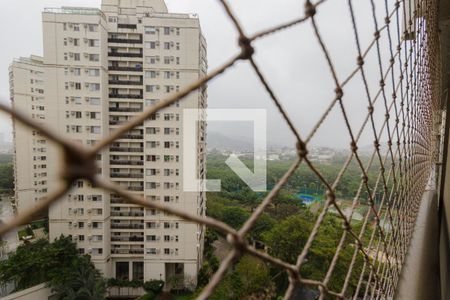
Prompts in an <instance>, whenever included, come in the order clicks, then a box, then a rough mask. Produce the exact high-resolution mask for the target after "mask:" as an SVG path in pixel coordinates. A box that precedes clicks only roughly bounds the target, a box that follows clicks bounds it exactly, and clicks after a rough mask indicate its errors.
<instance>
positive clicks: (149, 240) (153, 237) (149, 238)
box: [147, 235, 156, 242]
mask: <svg viewBox="0 0 450 300" xmlns="http://www.w3.org/2000/svg"><path fill="white" fill-rule="evenodd" d="M154 241H156V235H147V242H154Z"/></svg>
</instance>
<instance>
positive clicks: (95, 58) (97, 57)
mask: <svg viewBox="0 0 450 300" xmlns="http://www.w3.org/2000/svg"><path fill="white" fill-rule="evenodd" d="M99 60H100V55H99V54H89V61H99Z"/></svg>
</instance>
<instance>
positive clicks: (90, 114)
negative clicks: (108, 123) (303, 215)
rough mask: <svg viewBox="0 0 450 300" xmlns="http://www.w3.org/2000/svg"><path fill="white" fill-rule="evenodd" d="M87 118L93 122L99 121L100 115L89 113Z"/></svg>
mask: <svg viewBox="0 0 450 300" xmlns="http://www.w3.org/2000/svg"><path fill="white" fill-rule="evenodd" d="M89 116H90V118H91V119H94V120H98V119H100V113H99V112H90V113H89Z"/></svg>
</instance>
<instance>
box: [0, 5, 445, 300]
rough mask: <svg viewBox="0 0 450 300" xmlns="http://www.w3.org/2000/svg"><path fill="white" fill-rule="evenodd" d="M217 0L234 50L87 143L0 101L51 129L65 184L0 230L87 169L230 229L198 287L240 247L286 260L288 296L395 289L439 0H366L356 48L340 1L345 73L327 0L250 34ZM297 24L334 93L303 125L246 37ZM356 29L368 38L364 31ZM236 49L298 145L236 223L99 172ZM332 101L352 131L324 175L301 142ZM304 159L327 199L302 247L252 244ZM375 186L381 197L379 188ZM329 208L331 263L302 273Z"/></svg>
mask: <svg viewBox="0 0 450 300" xmlns="http://www.w3.org/2000/svg"><path fill="white" fill-rule="evenodd" d="M218 1H219V2H220V3H221V5H222V6H223V8H224V11H225V13H226V15H227V16H228V17H229V19H230V20H231V21H232V23H233V24H234V27H235V29H236V31H237V32H238V34H239V39H238V44H239V46H240V49H241V50H240V52H239V53H237V54H236V55H235V56H234V57H232V58H231V59H229V60H228V61H227V62H226V63H224V64H223V65H222V66H220V67H218V68H217V69H215V70H213V71H211V72H210V73H208V74H207V75H206V76H205V77H203V78H200V79H199V80H198V81H196V82H193V83H192V84H190V85H189V86H186V87H185V88H183V89H182V90H181V91H180V92H178V93H176V94H173V95H170V96H169V97H167V98H166V99H164V100H163V101H160V102H159V103H157V104H156V105H154V106H151V107H149V108H148V109H146V110H145V111H144V112H143V113H142V114H140V115H138V116H137V117H135V118H134V119H132V120H131V121H129V122H128V123H126V124H124V125H123V126H121V127H120V128H119V129H117V130H116V131H114V132H112V133H111V134H110V135H109V136H107V137H105V138H104V139H103V140H101V141H100V142H99V143H97V144H96V145H95V146H94V147H93V148H91V149H85V148H82V147H80V146H79V145H75V144H73V143H71V142H70V141H68V140H67V139H66V138H64V137H62V136H59V135H58V134H57V133H55V132H53V131H51V130H49V129H47V128H42V127H41V126H39V124H37V123H36V122H35V121H33V120H31V119H29V118H27V117H26V116H25V115H23V114H21V113H20V112H18V111H14V110H12V109H10V108H9V107H8V106H7V105H1V106H0V109H1V110H3V111H5V112H7V113H9V114H11V115H12V117H13V118H14V119H15V120H16V121H19V122H21V123H23V124H25V125H27V126H29V127H31V128H34V129H36V130H38V131H39V132H40V133H41V134H43V135H44V136H46V137H47V138H48V139H49V140H51V141H53V142H55V143H56V144H58V145H59V146H60V147H62V148H63V150H64V153H65V162H64V165H65V167H64V168H63V170H64V174H63V179H64V180H63V184H61V186H60V187H59V188H58V189H57V190H56V191H54V192H52V193H51V194H49V195H48V196H47V197H46V198H45V199H44V200H42V201H40V202H38V203H37V205H36V206H35V207H33V208H31V209H30V210H28V211H26V212H24V213H21V214H20V215H18V216H17V217H16V218H15V219H13V220H12V221H11V222H9V223H7V224H3V225H2V226H1V227H0V235H4V234H5V233H6V232H8V231H10V230H11V229H13V228H15V227H16V226H18V225H20V224H24V223H26V222H27V221H29V220H30V218H31V217H32V216H33V215H35V214H36V213H37V212H39V211H41V210H43V209H45V208H46V207H48V206H49V205H50V204H52V203H53V202H55V201H58V199H60V198H61V197H62V196H63V195H64V194H66V193H67V192H68V191H69V190H70V188H71V186H72V183H73V182H75V181H76V180H79V179H86V180H89V181H91V182H92V183H93V184H95V186H97V187H99V188H103V189H105V190H106V191H109V192H111V193H114V194H116V195H119V196H120V197H122V198H123V199H125V201H127V202H129V203H133V204H138V205H141V206H143V207H147V208H153V209H158V210H161V211H164V212H166V213H169V214H172V215H177V216H179V217H181V218H183V219H185V220H188V221H193V222H197V223H199V224H203V225H206V226H208V227H211V228H214V229H215V230H217V231H219V232H221V233H223V234H225V235H226V236H227V241H228V243H229V244H230V245H231V246H232V250H231V251H230V252H229V253H228V254H227V256H226V258H225V259H224V260H223V261H222V262H221V264H220V267H219V269H218V270H217V272H216V273H215V274H214V275H213V277H212V278H211V280H210V281H209V283H208V285H207V286H206V287H205V288H204V289H203V290H202V293H201V294H200V296H199V299H206V298H208V297H209V296H210V295H211V294H212V293H213V291H214V289H215V288H216V287H217V285H218V284H219V283H220V282H221V280H222V279H223V278H224V276H225V275H226V273H227V271H228V270H229V269H230V268H231V267H232V266H233V264H234V263H235V262H236V261H237V260H238V259H239V257H241V256H242V255H243V254H248V255H252V256H255V257H257V258H259V259H261V260H263V261H265V262H267V263H270V264H272V265H274V266H276V267H278V268H280V269H282V270H285V271H286V272H287V274H288V278H289V287H288V289H287V291H286V294H285V298H286V299H289V298H297V296H296V293H298V292H299V289H301V287H303V286H309V287H311V288H315V289H317V290H318V291H319V292H320V299H324V298H327V297H337V298H342V299H347V298H357V297H363V298H364V299H365V298H366V297H370V298H383V299H386V298H391V297H393V296H394V293H395V290H396V287H397V284H398V281H399V277H400V273H401V269H402V265H403V263H404V261H405V256H406V253H407V250H408V246H409V243H410V240H411V237H412V233H413V229H414V224H415V220H416V216H417V213H418V209H419V205H420V201H421V197H422V194H423V192H424V190H425V187H426V184H427V181H428V179H429V176H430V172H431V170H432V164H433V162H434V159H435V156H436V149H435V144H436V143H435V140H434V134H433V131H434V128H433V126H434V125H433V124H434V122H433V120H436V119H439V116H438V115H437V112H438V111H439V102H438V100H439V99H440V94H439V93H440V78H441V71H440V54H439V41H438V28H437V1H436V0H422V1H420V0H402V1H400V0H399V1H388V0H385V1H375V0H369V1H370V6H371V9H372V15H371V16H369V17H370V18H371V19H373V26H374V30H373V37H371V38H370V42H369V43H368V46H367V48H365V49H364V48H362V43H361V39H362V37H361V34H360V33H359V31H360V30H359V27H358V23H357V18H356V14H355V9H354V3H353V2H354V1H352V0H348V1H346V2H344V1H342V4H340V5H345V6H346V9H348V12H349V18H350V21H351V24H352V27H353V32H352V34H353V37H354V45H353V46H352V47H355V50H356V53H357V57H355V67H354V68H353V70H352V71H351V72H350V74H348V75H342V74H339V73H338V71H337V70H336V67H335V63H334V61H333V58H332V55H331V53H330V50H329V49H328V47H327V43H326V41H325V40H324V38H323V35H322V32H321V29H320V26H319V25H320V24H319V22H318V20H317V13H318V12H320V9H321V7H323V6H325V5H327V2H328V1H326V0H321V1H317V2H311V1H306V2H305V3H304V15H303V16H301V17H299V18H298V19H294V20H291V21H288V22H286V23H283V24H280V25H278V26H275V27H272V28H268V29H266V30H262V31H260V32H258V33H256V34H254V35H247V34H246V33H245V31H244V29H243V27H242V26H241V24H240V22H239V20H238V18H237V17H236V14H235V13H234V12H233V10H232V8H231V7H230V5H229V4H228V3H227V1H226V0H218ZM376 6H377V7H376ZM380 8H381V9H382V10H383V11H384V20H383V21H384V22H383V23H382V24H381V23H380V20H379V18H377V9H380ZM293 26H312V30H313V32H314V36H315V42H316V43H318V45H319V46H320V49H321V53H317V55H322V56H323V58H324V59H325V61H326V65H327V70H325V72H327V73H329V74H330V76H331V77H332V79H333V82H334V86H329V87H328V88H330V89H334V97H333V98H332V99H329V105H328V106H327V108H326V109H325V111H323V113H322V115H321V116H320V118H318V120H317V121H316V123H315V125H314V126H313V129H312V130H311V131H310V133H309V134H308V135H306V136H304V137H303V136H302V135H301V134H300V132H299V130H298V129H297V128H296V126H295V125H294V122H293V121H292V119H291V117H290V112H289V111H288V110H287V109H285V107H284V106H283V103H282V101H281V100H280V99H279V98H278V96H277V94H276V93H275V91H274V90H273V89H272V87H271V85H270V83H269V81H268V80H267V78H266V76H265V75H264V74H263V72H262V71H261V69H260V67H259V65H258V63H257V62H256V60H255V57H254V48H253V44H254V42H255V41H257V40H260V39H263V38H265V37H267V36H269V35H272V34H277V33H278V32H280V31H283V30H286V29H287V28H290V27H293ZM364 38H365V39H366V40H367V37H364ZM381 39H384V40H385V41H387V43H381V42H380V40H381ZM308 42H311V41H308ZM370 55H375V56H374V57H375V61H376V62H377V65H378V69H377V70H375V71H374V70H371V69H369V68H366V67H365V62H366V60H367V59H368V57H369V56H370ZM338 58H339V57H338ZM238 61H246V62H247V63H248V64H250V66H251V67H252V69H253V70H254V72H255V74H256V75H257V77H258V78H259V80H260V82H261V83H262V85H263V87H264V88H265V90H266V91H267V93H268V95H269V96H270V98H271V99H272V100H273V104H274V105H275V106H276V108H277V109H278V111H279V113H280V114H281V116H282V118H283V119H284V120H285V122H286V124H287V125H288V127H289V130H290V131H292V133H293V134H294V135H295V138H296V149H297V157H296V159H295V161H294V163H293V164H292V166H291V167H290V168H289V169H288V170H287V171H286V173H285V174H284V175H283V176H282V177H281V179H280V180H279V181H278V182H277V184H276V185H275V186H274V187H273V188H272V190H271V191H270V192H269V193H268V194H267V195H266V197H265V198H264V199H263V201H262V202H261V203H260V204H259V206H258V207H257V208H256V209H255V210H254V211H253V212H252V214H251V216H250V217H249V218H248V219H247V220H246V222H245V224H244V225H243V226H242V227H241V228H240V230H238V231H237V230H234V229H233V228H231V227H230V226H228V225H227V224H225V223H223V222H220V221H218V220H216V219H213V218H210V217H204V216H199V215H193V214H189V213H186V212H184V211H183V210H180V209H177V208H174V207H170V206H166V205H164V204H160V203H156V202H149V201H146V200H145V199H143V198H140V197H138V196H136V195H135V194H133V193H130V192H129V191H127V190H124V189H121V188H120V187H119V186H117V185H116V184H114V183H113V182H111V181H108V180H107V179H105V178H102V177H101V176H98V175H97V172H96V168H95V157H96V155H97V153H99V152H100V151H102V150H103V149H105V148H106V147H107V146H109V145H111V144H112V143H113V142H114V141H115V140H116V139H118V138H120V137H121V136H122V135H124V134H126V133H127V132H129V131H130V130H131V129H133V128H134V127H136V126H138V125H139V124H141V123H142V122H143V121H144V120H146V119H147V118H149V117H150V116H151V115H152V114H154V113H156V112H158V111H160V110H162V109H164V108H165V107H168V106H170V105H171V104H173V103H174V102H176V101H181V100H183V99H184V98H185V97H186V96H187V95H189V94H190V93H191V92H193V91H195V90H197V89H200V88H202V87H204V86H205V85H206V84H207V83H208V82H209V81H211V80H213V79H216V78H219V77H220V76H221V74H222V73H224V72H225V71H227V70H229V69H232V68H233V66H234V65H235V64H236V63H237V62H238ZM373 72H376V73H378V75H377V74H372V73H373ZM369 73H370V77H371V78H372V77H373V76H377V77H378V79H379V82H378V86H377V89H376V91H375V92H373V91H372V90H371V89H370V88H369V79H368V77H369V76H368V74H369ZM342 78H344V79H342ZM352 82H357V83H356V84H358V85H360V86H361V87H362V88H363V89H364V92H365V99H361V101H366V102H367V112H366V113H365V118H364V122H363V123H362V126H361V127H358V128H355V127H354V126H351V123H350V121H349V113H350V112H351V110H350V109H349V107H348V106H347V105H346V101H345V100H346V94H345V92H346V87H347V86H348V85H349V84H350V83H352ZM371 84H373V82H372V83H371ZM324 88H327V87H324ZM333 109H338V110H339V111H340V113H341V114H342V119H343V122H344V124H345V128H346V130H345V132H342V134H343V135H345V136H346V137H348V138H349V139H350V141H351V143H350V146H349V149H350V151H349V155H348V157H347V159H346V160H345V162H344V163H343V165H342V166H341V169H340V171H339V173H338V175H337V177H336V178H334V179H333V180H331V181H330V180H327V179H326V177H325V176H324V175H323V174H322V173H321V171H320V170H319V168H318V167H317V166H316V165H315V163H314V162H313V161H311V159H310V158H309V156H308V148H309V146H310V141H311V139H312V138H313V137H314V136H315V135H316V133H317V131H318V129H319V128H321V126H323V124H324V122H325V121H326V120H327V119H328V118H329V116H330V112H331V111H332V110H333ZM377 112H378V113H380V112H381V113H382V114H383V115H384V118H383V121H382V122H381V124H379V122H377V120H376V118H377V117H376V116H375V113H377ZM364 131H369V132H370V135H371V137H372V141H373V148H372V151H371V155H370V158H369V159H364V158H362V157H361V154H360V150H359V149H358V146H359V143H360V140H361V136H362V134H363V132H364ZM351 164H356V166H357V168H358V171H359V173H360V174H361V178H360V181H359V186H358V188H357V190H356V191H355V194H354V198H353V202H352V206H351V209H350V211H348V210H347V211H345V212H344V210H343V209H342V206H340V205H339V203H338V201H337V196H336V189H337V187H338V186H339V184H340V182H341V180H342V178H343V176H344V175H345V174H346V172H347V170H348V168H349V166H350V165H351ZM301 165H305V166H307V168H309V169H310V170H311V171H312V172H313V173H314V174H315V176H316V177H317V178H318V179H319V180H320V183H321V184H322V185H323V186H324V187H325V189H326V200H325V202H324V205H323V208H322V209H321V210H320V212H319V214H318V215H317V218H316V219H315V222H314V226H313V227H312V230H311V232H310V234H309V237H308V239H307V242H306V243H305V245H304V247H303V249H302V251H301V252H300V253H298V259H297V261H296V263H295V264H292V263H288V262H286V261H283V260H281V259H279V258H276V257H273V256H270V255H269V254H268V253H266V252H263V251H259V250H256V249H255V248H254V247H253V246H251V245H249V244H248V242H247V239H246V235H247V234H248V233H249V231H250V230H251V229H252V226H253V225H254V224H255V222H256V221H257V220H258V218H259V217H260V216H261V215H262V214H263V212H264V211H265V209H266V208H267V207H268V206H269V205H270V204H271V203H272V201H273V199H274V197H275V196H276V195H277V193H278V192H279V191H280V190H281V189H282V188H283V186H284V185H285V184H286V183H287V181H288V180H289V179H290V177H291V175H293V174H294V172H296V170H297V169H298V168H299V167H300V166H301ZM374 167H375V168H377V171H376V172H375V177H374V178H369V170H371V169H372V170H373V168H374ZM363 195H364V196H363ZM363 197H365V198H366V201H367V203H368V205H369V207H370V209H369V210H368V211H367V213H365V215H364V216H363V219H362V226H359V227H357V228H356V227H355V226H353V225H352V222H351V220H352V215H353V214H354V212H355V208H356V207H357V205H358V203H359V201H360V200H361V199H362V198H363ZM376 197H377V199H375V198H376ZM331 209H333V211H334V214H335V215H337V216H338V217H339V219H340V220H341V221H342V227H343V230H342V235H341V237H340V239H339V240H338V241H337V243H336V248H335V249H334V255H333V257H332V260H331V261H330V262H327V264H328V265H327V272H326V274H325V276H324V277H323V278H321V279H320V280H318V279H311V278H303V277H302V276H301V270H302V268H303V267H304V266H305V264H307V257H308V253H309V252H310V251H311V249H312V247H313V245H314V242H315V239H316V238H317V236H318V234H319V232H320V230H321V225H323V223H324V222H325V220H326V217H327V215H329V214H330V210H331ZM345 249H347V251H348V249H350V251H351V252H352V256H351V261H350V262H349V263H348V266H347V268H346V274H345V276H344V277H345V278H344V283H343V284H342V286H341V288H340V289H339V290H333V289H331V288H330V287H329V283H330V280H331V278H332V277H333V274H334V272H335V269H336V265H337V263H338V261H339V260H340V258H341V254H342V252H343V251H344V250H345ZM361 259H362V263H361V264H358V263H357V262H358V260H361ZM351 278H356V283H355V284H354V288H352V289H349V286H350V281H351Z"/></svg>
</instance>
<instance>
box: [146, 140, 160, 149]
mask: <svg viewBox="0 0 450 300" xmlns="http://www.w3.org/2000/svg"><path fill="white" fill-rule="evenodd" d="M156 147H158V143H157V142H156V141H150V142H147V148H156Z"/></svg>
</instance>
